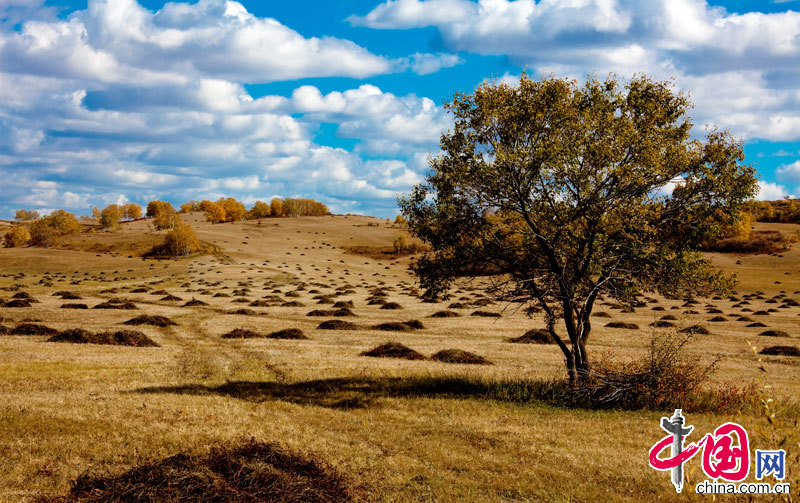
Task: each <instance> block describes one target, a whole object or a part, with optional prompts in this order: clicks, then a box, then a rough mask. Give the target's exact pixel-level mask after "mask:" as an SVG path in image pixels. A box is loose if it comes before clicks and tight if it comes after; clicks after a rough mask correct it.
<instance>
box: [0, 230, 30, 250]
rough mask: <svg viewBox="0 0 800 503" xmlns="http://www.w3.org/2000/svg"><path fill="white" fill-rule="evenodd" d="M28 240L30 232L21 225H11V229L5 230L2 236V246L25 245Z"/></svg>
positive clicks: (15, 246) (14, 246)
mask: <svg viewBox="0 0 800 503" xmlns="http://www.w3.org/2000/svg"><path fill="white" fill-rule="evenodd" d="M30 241H31V233H30V232H28V229H26V228H25V227H23V226H21V225H17V226H14V227H12V228H11V230H10V231H8V232H6V234H5V236H3V246H5V247H6V248H17V247H20V246H25V245H26V244H28V243H29V242H30Z"/></svg>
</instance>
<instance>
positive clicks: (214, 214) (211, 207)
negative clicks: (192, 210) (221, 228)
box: [203, 201, 227, 224]
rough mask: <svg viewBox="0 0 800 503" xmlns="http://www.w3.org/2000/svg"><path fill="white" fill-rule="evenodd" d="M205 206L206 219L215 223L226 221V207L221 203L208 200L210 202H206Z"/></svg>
mask: <svg viewBox="0 0 800 503" xmlns="http://www.w3.org/2000/svg"><path fill="white" fill-rule="evenodd" d="M203 208H204V209H203V211H205V213H206V221H208V222H211V223H215V224H216V223H219V222H224V221H225V219H226V217H227V215H226V214H225V208H223V207H222V205H221V204H219V203H213V202H211V201H208V204H204V205H203Z"/></svg>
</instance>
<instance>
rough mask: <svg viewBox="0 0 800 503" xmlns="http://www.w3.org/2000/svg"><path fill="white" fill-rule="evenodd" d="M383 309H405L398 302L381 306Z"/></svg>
mask: <svg viewBox="0 0 800 503" xmlns="http://www.w3.org/2000/svg"><path fill="white" fill-rule="evenodd" d="M381 309H403V306H401V305H400V304H398V303H397V302H387V303H386V304H384V305H382V306H381Z"/></svg>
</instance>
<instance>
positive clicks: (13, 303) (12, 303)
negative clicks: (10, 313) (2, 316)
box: [2, 299, 31, 307]
mask: <svg viewBox="0 0 800 503" xmlns="http://www.w3.org/2000/svg"><path fill="white" fill-rule="evenodd" d="M2 307H31V301H29V300H26V299H14V300H9V301H8V302H6V303H5V304H3V306H2Z"/></svg>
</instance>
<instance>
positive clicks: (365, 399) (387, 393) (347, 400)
mask: <svg viewBox="0 0 800 503" xmlns="http://www.w3.org/2000/svg"><path fill="white" fill-rule="evenodd" d="M563 391H564V383H563V382H560V381H524V380H486V379H479V378H474V377H460V376H452V377H432V376H420V377H416V376H415V377H403V378H401V377H380V378H369V377H357V378H356V377H354V378H330V379H316V380H311V381H301V382H296V383H290V384H286V383H279V382H253V381H230V382H227V383H225V384H222V385H219V386H207V385H203V384H190V385H183V386H153V387H146V388H139V389H137V390H134V391H133V392H134V393H155V394H161V393H172V394H180V395H223V396H230V397H233V398H237V399H240V400H246V401H248V402H254V403H260V402H266V401H273V400H280V401H285V402H291V403H297V404H303V405H316V406H320V407H327V408H331V409H362V408H367V407H371V406H375V405H377V402H378V401H379V400H380V399H381V398H395V397H425V398H476V399H486V400H498V401H504V402H515V403H525V402H532V401H542V400H543V401H546V402H550V403H553V402H555V401H557V397H558V396H559V395H560V394H561V393H563Z"/></svg>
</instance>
